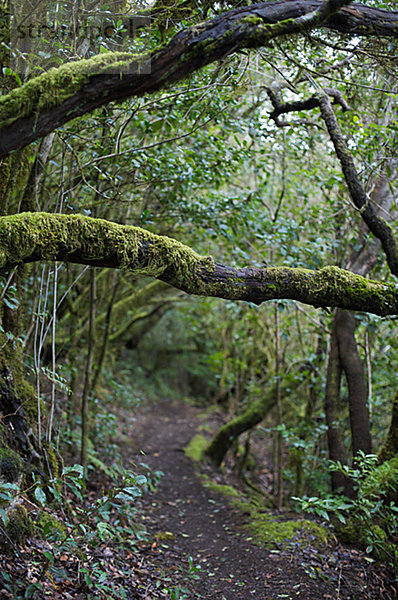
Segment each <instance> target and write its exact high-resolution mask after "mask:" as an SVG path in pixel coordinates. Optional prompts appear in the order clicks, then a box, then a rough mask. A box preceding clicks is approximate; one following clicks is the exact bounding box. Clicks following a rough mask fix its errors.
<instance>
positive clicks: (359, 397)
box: [335, 310, 372, 458]
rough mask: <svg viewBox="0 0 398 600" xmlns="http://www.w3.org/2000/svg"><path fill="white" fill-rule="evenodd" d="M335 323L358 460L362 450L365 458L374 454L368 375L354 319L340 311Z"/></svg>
mask: <svg viewBox="0 0 398 600" xmlns="http://www.w3.org/2000/svg"><path fill="white" fill-rule="evenodd" d="M335 320H336V334H337V342H338V349H339V350H338V352H339V357H340V362H341V366H342V368H343V369H344V373H345V376H346V379H347V385H348V397H349V402H348V405H349V413H350V425H351V438H352V454H353V456H354V458H355V455H356V454H358V452H359V450H362V451H363V452H365V454H370V453H371V452H372V438H371V435H370V423H369V410H368V406H367V395H368V394H367V388H366V375H365V369H364V366H363V364H362V360H361V357H360V356H359V353H358V348H357V344H356V341H355V329H356V323H355V317H354V315H353V314H352V313H351V312H349V311H346V310H337V312H336V317H335Z"/></svg>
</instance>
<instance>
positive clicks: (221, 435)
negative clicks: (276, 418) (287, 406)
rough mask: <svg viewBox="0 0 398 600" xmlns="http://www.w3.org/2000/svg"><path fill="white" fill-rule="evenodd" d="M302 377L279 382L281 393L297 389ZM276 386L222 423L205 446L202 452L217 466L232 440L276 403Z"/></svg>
mask: <svg viewBox="0 0 398 600" xmlns="http://www.w3.org/2000/svg"><path fill="white" fill-rule="evenodd" d="M302 381H303V380H302V378H301V377H297V378H296V379H295V380H293V381H291V380H289V381H286V382H282V383H281V394H282V396H284V395H289V394H291V393H292V391H294V390H295V389H297V387H298V386H299V385H300V384H301V383H302ZM276 399H277V394H276V386H272V387H271V388H270V389H269V390H266V391H265V393H264V395H263V396H261V398H259V399H258V400H256V401H255V402H252V403H251V404H250V405H249V406H248V408H247V409H246V410H245V411H244V412H243V413H242V414H241V415H238V416H237V417H235V418H234V419H232V421H230V422H229V423H226V424H225V425H223V426H222V427H221V428H220V429H219V430H218V432H217V433H216V435H215V436H214V437H213V439H212V440H211V442H210V444H209V445H208V446H207V448H206V450H205V452H204V454H205V455H206V456H207V457H208V458H210V460H211V461H212V462H214V463H215V464H216V465H217V466H219V465H220V464H221V463H222V461H223V458H224V456H225V455H226V453H227V452H228V450H229V449H230V448H231V447H232V445H233V443H234V441H235V440H236V439H237V438H238V437H239V436H240V435H241V434H242V433H244V432H245V431H249V430H250V429H253V427H255V426H256V425H258V424H259V423H261V421H263V420H264V419H265V417H266V416H267V415H268V414H269V412H270V411H271V410H272V409H273V408H274V406H275V405H276Z"/></svg>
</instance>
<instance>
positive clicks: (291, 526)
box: [201, 475, 329, 549]
mask: <svg viewBox="0 0 398 600" xmlns="http://www.w3.org/2000/svg"><path fill="white" fill-rule="evenodd" d="M201 478H202V479H203V485H204V486H205V487H206V488H207V489H210V490H211V491H213V492H216V493H217V494H221V495H222V496H224V497H225V498H226V499H227V500H228V503H229V504H230V505H231V506H232V507H233V508H235V509H237V510H239V511H240V512H241V513H243V514H245V515H246V516H247V523H246V525H245V529H246V530H247V531H248V533H249V534H250V537H251V539H252V541H253V542H254V543H255V544H257V545H259V546H265V547H266V548H269V549H275V548H277V549H281V548H289V547H293V546H294V547H297V545H299V546H301V547H302V548H308V547H309V546H313V547H316V548H318V549H321V548H322V547H324V546H325V545H326V544H327V543H328V541H329V532H328V530H327V529H326V528H325V527H323V526H322V525H319V524H318V523H314V522H313V521H310V520H308V519H295V520H290V519H286V518H285V517H284V516H283V515H277V514H275V513H274V512H272V511H270V510H269V509H268V508H267V507H266V505H265V503H264V501H263V500H262V499H259V498H258V497H257V496H254V495H253V496H251V495H250V496H249V495H247V494H244V493H243V492H241V491H238V490H237V489H235V488H234V487H232V486H230V485H221V484H219V483H215V482H214V481H212V480H210V479H209V478H208V477H207V476H206V475H201Z"/></svg>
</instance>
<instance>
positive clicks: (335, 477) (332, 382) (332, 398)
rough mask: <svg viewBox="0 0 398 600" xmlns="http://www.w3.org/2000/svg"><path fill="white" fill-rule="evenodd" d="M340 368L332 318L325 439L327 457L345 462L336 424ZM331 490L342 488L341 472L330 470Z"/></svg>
mask: <svg viewBox="0 0 398 600" xmlns="http://www.w3.org/2000/svg"><path fill="white" fill-rule="evenodd" d="M341 375H342V368H341V364H340V358H339V350H338V344H337V334H336V322H335V319H333V323H332V332H331V335H330V349H329V356H328V366H327V375H326V389H325V415H326V423H327V426H328V429H327V439H328V448H329V458H330V460H332V461H334V462H340V463H341V464H345V463H346V451H345V448H344V443H343V440H342V437H341V433H340V429H339V425H338V418H337V414H338V407H339V405H340V404H341V399H340V386H341ZM331 479H332V490H334V491H335V490H337V489H339V488H344V485H345V479H346V478H345V477H344V474H343V473H340V472H337V471H332V473H331Z"/></svg>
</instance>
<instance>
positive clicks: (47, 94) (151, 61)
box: [0, 0, 398, 158]
mask: <svg viewBox="0 0 398 600" xmlns="http://www.w3.org/2000/svg"><path fill="white" fill-rule="evenodd" d="M342 4H348V2H346V3H343V2H340V1H336V2H330V1H329V2H326V3H325V2H323V0H300V1H298V0H293V1H287V0H280V1H276V2H265V3H261V4H254V5H251V6H244V7H240V8H236V9H233V10H231V11H229V12H226V13H223V14H221V15H219V16H217V17H215V18H214V19H212V20H210V21H208V22H205V23H201V24H198V25H194V26H192V27H190V28H187V29H185V30H183V31H181V32H179V33H177V35H175V36H174V38H173V39H172V40H171V41H170V42H169V43H168V44H166V45H165V46H163V47H162V48H160V49H159V50H155V51H154V52H152V53H148V54H146V55H143V56H137V55H132V54H129V53H107V54H106V55H99V56H97V57H94V58H92V59H89V60H82V61H78V62H77V63H69V64H66V65H63V66H61V67H59V68H58V69H51V70H50V71H49V72H47V73H44V74H42V75H40V76H39V77H36V78H34V79H32V80H30V81H28V82H27V83H25V84H24V85H23V86H21V87H20V88H18V89H15V90H13V91H12V92H11V93H10V94H8V95H6V96H3V97H1V98H0V158H2V157H4V156H7V155H8V154H9V153H10V152H11V151H13V150H16V149H18V148H22V147H23V146H26V145H27V144H29V143H31V142H32V141H34V140H36V139H38V138H40V137H43V136H44V135H46V134H48V133H50V132H51V131H54V130H55V129H56V128H57V127H60V126H61V125H63V124H65V123H67V122H68V121H70V120H72V119H74V118H76V117H79V116H82V115H83V114H86V113H87V112H90V111H92V110H94V109H95V108H98V107H100V106H103V105H105V104H108V103H109V102H111V101H112V100H122V99H124V98H128V97H132V96H142V95H143V94H146V93H152V92H156V91H158V90H160V89H163V88H165V87H167V86H168V85H170V84H172V83H174V82H176V81H181V80H182V79H185V78H186V77H187V76H188V75H190V74H191V73H194V72H195V71H197V70H198V69H201V68H202V67H204V66H206V65H208V64H210V63H212V62H214V61H217V60H219V59H224V58H225V57H226V56H228V55H229V54H232V53H235V52H237V51H239V50H242V49H244V48H258V47H261V46H264V45H266V44H267V43H269V41H270V40H271V39H274V38H276V37H281V36H284V35H292V34H293V33H298V34H303V33H305V32H306V31H309V30H311V29H314V28H317V27H327V28H329V29H332V30H335V31H339V32H343V33H348V34H351V35H354V36H376V37H395V38H397V37H398V12H397V11H387V10H382V9H376V8H370V7H366V6H364V5H362V4H353V5H352V6H347V7H345V8H342V9H341V10H338V9H339V8H340V6H341V5H342ZM325 8H326V10H325ZM336 10H337V12H335V11H336Z"/></svg>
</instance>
